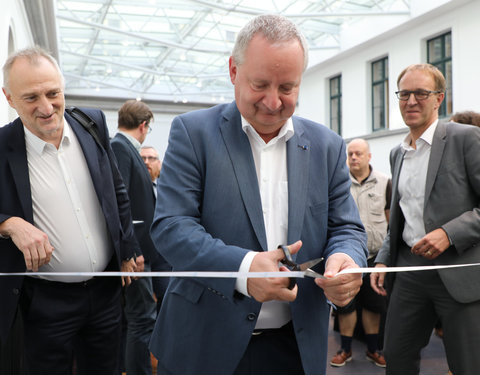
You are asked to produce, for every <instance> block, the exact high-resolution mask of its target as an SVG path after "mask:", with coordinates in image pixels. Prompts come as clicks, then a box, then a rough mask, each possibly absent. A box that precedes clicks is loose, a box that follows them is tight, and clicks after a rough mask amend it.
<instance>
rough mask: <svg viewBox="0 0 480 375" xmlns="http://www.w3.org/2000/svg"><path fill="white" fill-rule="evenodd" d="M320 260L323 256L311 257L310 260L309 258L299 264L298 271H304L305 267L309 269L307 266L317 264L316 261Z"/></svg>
mask: <svg viewBox="0 0 480 375" xmlns="http://www.w3.org/2000/svg"><path fill="white" fill-rule="evenodd" d="M322 260H323V258H317V259H312V260H309V261H308V262H305V263H302V264H299V265H298V267H299V268H300V271H306V270H307V269H309V268H311V267H313V266H315V265H317V264H318V263H320V262H321V261H322ZM310 271H311V270H310ZM312 272H314V271H312Z"/></svg>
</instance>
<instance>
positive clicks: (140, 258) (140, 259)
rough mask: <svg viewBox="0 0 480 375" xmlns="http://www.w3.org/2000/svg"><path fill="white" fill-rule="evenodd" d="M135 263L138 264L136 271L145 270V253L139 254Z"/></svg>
mask: <svg viewBox="0 0 480 375" xmlns="http://www.w3.org/2000/svg"><path fill="white" fill-rule="evenodd" d="M135 264H136V269H135V272H143V271H145V258H144V257H143V255H139V256H138V257H137V258H136V259H135Z"/></svg>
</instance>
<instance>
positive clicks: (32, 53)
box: [3, 46, 65, 90]
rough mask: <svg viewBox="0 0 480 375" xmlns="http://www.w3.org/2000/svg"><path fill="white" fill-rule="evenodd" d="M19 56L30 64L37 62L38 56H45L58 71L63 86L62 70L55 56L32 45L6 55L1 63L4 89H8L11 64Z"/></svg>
mask: <svg viewBox="0 0 480 375" xmlns="http://www.w3.org/2000/svg"><path fill="white" fill-rule="evenodd" d="M20 58H24V59H27V60H28V62H29V63H30V64H32V65H36V64H38V62H39V60H40V58H45V59H46V60H48V61H49V62H50V63H51V64H52V65H53V66H54V67H55V69H56V70H57V71H58V73H59V74H60V77H62V86H65V81H64V78H63V75H62V72H61V70H60V67H59V66H58V63H57V60H55V58H54V57H53V56H52V55H51V54H50V53H48V52H47V51H46V50H44V49H43V48H41V47H38V46H34V47H28V48H25V49H21V50H18V51H15V52H13V53H12V54H10V55H9V56H8V58H7V61H5V64H3V87H4V88H5V89H7V90H8V89H9V83H10V82H9V81H10V71H11V69H12V66H13V64H14V63H15V61H17V59H20Z"/></svg>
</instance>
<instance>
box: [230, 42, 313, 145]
mask: <svg viewBox="0 0 480 375" xmlns="http://www.w3.org/2000/svg"><path fill="white" fill-rule="evenodd" d="M303 64H304V53H303V49H302V47H301V45H300V42H298V40H296V39H293V40H291V41H288V42H282V43H275V44H272V43H271V42H269V41H268V40H267V39H266V38H265V37H263V35H261V34H257V35H255V36H254V37H253V38H252V40H251V41H250V43H249V45H248V47H247V49H246V51H245V58H244V62H243V64H241V65H236V63H235V61H234V59H233V58H232V57H230V79H231V81H232V83H233V84H234V85H235V100H236V103H237V107H238V109H239V111H240V113H241V114H242V116H243V117H245V119H246V120H247V121H248V122H249V123H250V124H251V125H252V126H253V127H254V128H255V130H256V131H257V132H258V134H259V135H260V136H261V137H262V138H263V139H264V140H265V141H266V142H268V141H269V140H270V139H272V138H273V137H275V136H276V135H277V134H278V132H279V130H280V128H281V127H282V126H283V125H284V124H285V122H286V121H287V119H288V118H290V117H291V116H292V115H293V112H294V111H295V106H296V103H297V98H298V93H299V89H300V82H301V79H302V72H303Z"/></svg>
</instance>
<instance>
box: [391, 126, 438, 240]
mask: <svg viewBox="0 0 480 375" xmlns="http://www.w3.org/2000/svg"><path fill="white" fill-rule="evenodd" d="M437 124H438V120H436V121H434V122H433V123H432V125H430V126H429V127H428V128H427V130H425V132H424V133H423V134H422V135H421V136H420V138H418V139H417V140H416V142H415V145H416V147H417V148H416V149H414V148H413V147H412V146H410V143H411V139H410V135H408V136H407V137H406V138H405V140H404V141H403V143H402V148H403V149H404V150H405V155H404V158H403V164H402V169H401V171H400V176H399V179H398V192H399V195H400V202H399V203H400V208H401V209H402V212H403V215H404V217H405V227H404V229H403V240H404V241H405V243H406V244H407V245H408V246H410V247H412V246H413V245H415V244H416V243H417V242H418V241H419V240H420V239H421V238H423V237H424V236H425V224H424V222H423V206H424V202H425V185H426V181H427V170H428V161H429V160H430V151H431V149H432V141H433V134H434V133H435V129H436V128H437Z"/></svg>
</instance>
